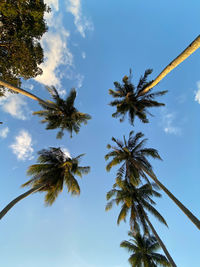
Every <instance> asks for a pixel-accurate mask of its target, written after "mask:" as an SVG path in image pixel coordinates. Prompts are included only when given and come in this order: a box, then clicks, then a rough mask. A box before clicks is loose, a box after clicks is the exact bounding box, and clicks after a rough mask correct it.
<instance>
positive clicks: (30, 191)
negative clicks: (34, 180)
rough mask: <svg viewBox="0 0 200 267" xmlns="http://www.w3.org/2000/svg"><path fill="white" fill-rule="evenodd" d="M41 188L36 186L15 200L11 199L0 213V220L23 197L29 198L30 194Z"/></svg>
mask: <svg viewBox="0 0 200 267" xmlns="http://www.w3.org/2000/svg"><path fill="white" fill-rule="evenodd" d="M42 187H43V186H37V187H34V188H32V189H30V190H28V191H27V192H25V193H23V194H21V195H19V196H18V197H17V198H15V199H13V200H12V201H11V202H10V203H9V204H8V205H7V206H6V207H5V208H4V209H3V210H2V211H1V212H0V220H1V219H2V218H3V217H4V216H5V215H6V213H7V212H8V211H9V210H10V209H11V208H12V207H13V206H14V205H15V204H17V202H19V201H20V200H22V199H24V198H25V197H27V196H29V195H30V194H32V193H34V192H36V191H38V190H39V189H40V188H42Z"/></svg>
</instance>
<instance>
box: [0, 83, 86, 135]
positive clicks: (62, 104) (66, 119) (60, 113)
mask: <svg viewBox="0 0 200 267" xmlns="http://www.w3.org/2000/svg"><path fill="white" fill-rule="evenodd" d="M0 85H2V86H5V87H7V88H9V89H10V90H13V91H15V92H17V93H21V94H23V95H25V96H27V97H29V98H31V99H34V100H36V101H38V103H39V104H40V105H41V106H42V107H43V108H44V110H41V111H37V112H34V113H33V114H37V115H39V116H41V117H44V120H42V123H47V127H46V129H56V128H60V129H61V130H60V131H59V132H58V134H57V138H62V136H63V132H64V130H67V131H69V132H70V134H71V137H72V132H73V131H74V132H75V133H78V132H79V130H80V126H81V124H82V123H84V124H87V121H88V120H89V119H91V116H90V115H89V114H86V113H82V112H79V111H78V110H77V109H76V108H75V107H74V101H75V98H76V90H75V89H72V90H71V92H70V93H69V96H68V98H67V99H66V100H64V99H62V98H61V97H60V96H59V94H58V91H57V90H56V88H55V87H54V86H52V87H48V86H47V87H46V88H47V90H48V91H49V93H50V95H51V97H52V98H53V100H54V101H50V100H47V101H44V100H42V99H41V98H39V97H37V96H36V95H34V94H31V93H29V92H27V91H25V90H23V89H21V88H18V87H16V86H13V85H11V84H9V83H7V82H5V81H3V80H1V79H0Z"/></svg>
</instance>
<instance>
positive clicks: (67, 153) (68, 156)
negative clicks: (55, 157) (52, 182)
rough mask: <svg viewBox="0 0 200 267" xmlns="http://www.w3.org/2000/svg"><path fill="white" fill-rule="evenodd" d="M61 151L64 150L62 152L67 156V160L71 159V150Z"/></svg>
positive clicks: (64, 149) (63, 148)
mask: <svg viewBox="0 0 200 267" xmlns="http://www.w3.org/2000/svg"><path fill="white" fill-rule="evenodd" d="M61 150H62V152H63V153H64V154H65V156H66V157H67V158H71V155H70V152H69V150H68V149H67V148H65V147H62V148H61Z"/></svg>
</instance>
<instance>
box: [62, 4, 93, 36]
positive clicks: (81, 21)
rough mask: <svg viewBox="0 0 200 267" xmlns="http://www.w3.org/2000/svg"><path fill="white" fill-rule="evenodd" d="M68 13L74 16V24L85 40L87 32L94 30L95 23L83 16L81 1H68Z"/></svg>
mask: <svg viewBox="0 0 200 267" xmlns="http://www.w3.org/2000/svg"><path fill="white" fill-rule="evenodd" d="M66 6H67V11H68V12H70V13H71V14H72V15H73V16H74V24H75V26H76V28H77V30H78V31H79V32H80V34H81V36H82V37H83V38H85V32H86V30H93V29H94V26H93V23H92V22H91V21H90V20H89V19H87V18H86V17H85V16H83V14H82V10H81V0H67V1H66Z"/></svg>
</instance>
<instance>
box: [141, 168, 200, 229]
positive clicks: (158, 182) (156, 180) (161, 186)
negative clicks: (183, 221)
mask: <svg viewBox="0 0 200 267" xmlns="http://www.w3.org/2000/svg"><path fill="white" fill-rule="evenodd" d="M143 170H144V172H146V174H147V175H149V176H150V177H151V178H152V179H153V180H154V182H155V183H156V184H157V185H158V186H159V187H160V188H161V189H162V190H163V191H164V192H165V193H166V194H167V195H168V196H169V197H170V198H171V199H172V200H173V201H174V202H175V203H176V205H177V206H178V207H179V208H180V209H181V210H182V211H183V212H184V213H185V215H186V216H187V217H188V218H189V219H190V220H191V221H192V222H193V223H194V224H195V225H196V227H197V228H198V229H199V230H200V221H199V220H198V219H197V217H196V216H194V215H193V214H192V212H190V211H189V210H188V209H187V208H186V207H185V206H184V205H183V204H182V203H181V202H180V201H179V200H178V199H177V198H176V197H175V196H174V195H173V194H172V193H171V192H170V191H169V190H168V189H167V188H166V187H165V186H164V185H163V184H162V183H161V182H160V181H159V180H158V179H157V177H156V176H155V174H153V172H150V171H148V170H147V169H146V168H144V167H143Z"/></svg>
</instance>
